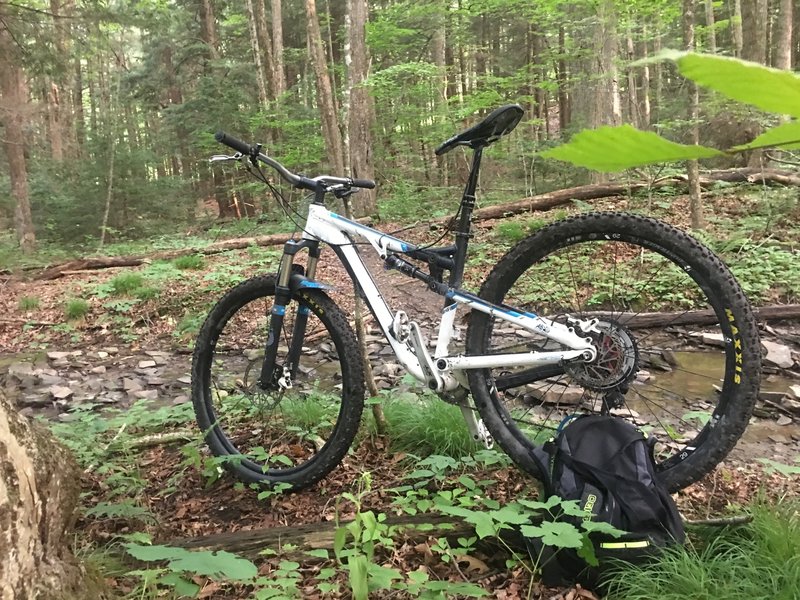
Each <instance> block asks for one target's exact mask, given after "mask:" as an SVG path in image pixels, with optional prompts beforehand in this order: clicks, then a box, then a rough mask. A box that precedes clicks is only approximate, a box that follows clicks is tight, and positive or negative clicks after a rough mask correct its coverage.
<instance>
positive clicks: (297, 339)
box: [258, 240, 320, 390]
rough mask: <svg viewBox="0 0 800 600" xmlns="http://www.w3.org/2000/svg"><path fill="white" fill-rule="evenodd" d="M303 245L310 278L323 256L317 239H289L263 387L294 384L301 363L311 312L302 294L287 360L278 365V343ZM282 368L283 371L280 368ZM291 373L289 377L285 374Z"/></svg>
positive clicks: (266, 351) (272, 315)
mask: <svg viewBox="0 0 800 600" xmlns="http://www.w3.org/2000/svg"><path fill="white" fill-rule="evenodd" d="M303 248H308V250H309V256H308V264H307V271H306V275H307V279H313V278H314V276H315V275H316V271H317V262H318V260H319V256H320V246H319V241H317V240H301V241H299V242H298V241H294V240H289V241H288V242H286V244H284V247H283V257H282V258H281V263H280V267H279V268H278V283H277V285H276V286H275V303H274V304H273V305H272V310H271V311H270V317H269V335H268V336H267V341H266V343H265V346H264V362H263V363H262V365H261V375H260V377H259V381H258V383H259V386H260V387H261V389H263V390H275V389H277V388H278V387H279V386H283V387H286V386H288V385H291V380H293V379H294V378H295V377H296V376H297V367H298V364H299V363H300V353H301V352H302V349H303V340H304V338H305V333H306V326H307V325H308V317H309V314H310V313H311V310H310V309H309V307H308V305H306V304H304V303H303V302H302V301H301V300H300V298H299V296H298V298H297V302H298V304H299V306H298V309H297V315H296V316H295V321H294V325H293V327H292V334H291V337H290V339H289V354H288V356H287V360H286V363H285V364H283V365H278V364H277V362H278V347H279V346H280V341H281V332H282V331H283V321H284V318H285V316H286V307H287V306H288V305H289V302H290V301H291V300H292V289H291V286H290V281H291V277H292V273H293V271H294V257H295V255H296V254H297V253H298V252H299V251H300V250H302V249H303ZM277 368H281V369H282V372H280V373H279V372H278V371H277ZM286 375H289V378H290V379H289V381H288V382H287V381H286V380H285V376H286Z"/></svg>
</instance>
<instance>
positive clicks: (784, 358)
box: [761, 340, 794, 369]
mask: <svg viewBox="0 0 800 600" xmlns="http://www.w3.org/2000/svg"><path fill="white" fill-rule="evenodd" d="M761 345H762V346H764V348H766V350H767V355H766V356H765V357H764V360H766V361H767V362H770V363H772V364H773V365H775V366H776V367H780V368H781V369H790V368H791V367H793V366H794V360H793V359H792V350H791V348H789V346H784V345H783V344H778V343H776V342H770V341H768V340H761Z"/></svg>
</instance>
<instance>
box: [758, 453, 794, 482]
mask: <svg viewBox="0 0 800 600" xmlns="http://www.w3.org/2000/svg"><path fill="white" fill-rule="evenodd" d="M758 461H759V462H761V463H763V464H764V465H765V468H764V470H765V471H766V472H767V473H774V472H776V471H777V472H778V473H780V474H781V475H783V476H785V477H790V476H794V475H800V455H797V456H795V457H794V461H793V462H794V464H793V465H787V464H785V463H781V462H778V461H776V460H772V459H771V458H759V459H758Z"/></svg>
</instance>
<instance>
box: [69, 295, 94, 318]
mask: <svg viewBox="0 0 800 600" xmlns="http://www.w3.org/2000/svg"><path fill="white" fill-rule="evenodd" d="M87 314H89V303H88V302H87V301H86V300H84V299H83V298H72V299H70V300H67V304H66V306H65V307H64V317H65V318H66V319H67V321H77V320H78V319H82V318H83V317H85V316H86V315H87Z"/></svg>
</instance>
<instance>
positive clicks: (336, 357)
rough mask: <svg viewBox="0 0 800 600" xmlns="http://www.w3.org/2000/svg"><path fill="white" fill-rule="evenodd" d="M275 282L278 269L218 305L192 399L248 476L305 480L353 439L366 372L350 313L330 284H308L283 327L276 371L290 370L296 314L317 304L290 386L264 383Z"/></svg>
mask: <svg viewBox="0 0 800 600" xmlns="http://www.w3.org/2000/svg"><path fill="white" fill-rule="evenodd" d="M275 281H276V279H275V276H274V275H268V276H262V277H255V278H253V279H249V280H247V281H245V282H243V283H241V284H239V285H238V286H236V287H235V288H233V289H232V290H230V291H229V292H228V293H227V294H226V295H225V296H224V297H223V298H222V299H221V300H220V301H219V302H218V303H217V304H216V306H215V307H214V308H213V309H212V311H211V313H210V314H209V316H208V318H207V319H206V321H205V323H204V324H203V327H202V329H201V330H200V334H199V336H198V339H197V344H196V346H195V351H194V358H193V362H192V401H193V403H194V409H195V415H196V417H197V423H198V425H199V426H200V428H201V430H202V431H203V433H204V436H205V440H206V442H207V443H208V446H209V448H210V449H211V451H212V453H213V454H214V455H215V456H218V457H223V459H224V460H223V461H222V462H223V464H224V466H225V468H227V469H228V470H229V471H231V472H232V473H234V474H235V475H236V476H237V477H239V478H240V479H242V480H244V481H247V482H258V483H267V484H276V483H284V484H288V485H289V486H291V489H300V488H303V487H307V486H309V485H311V484H313V483H315V482H316V481H319V480H320V479H322V478H323V477H324V476H325V475H327V474H328V473H329V472H330V471H332V470H333V469H334V468H335V467H336V466H337V465H338V464H339V463H340V462H341V460H342V458H343V457H344V455H345V453H346V452H347V450H348V448H349V447H350V445H351V443H352V442H353V439H354V437H355V435H356V432H357V430H358V426H359V423H360V420H361V412H362V410H363V405H364V375H363V370H362V363H361V357H360V355H359V352H358V344H357V342H356V338H355V335H354V333H353V330H352V329H351V328H350V326H349V324H348V322H347V319H346V317H345V315H344V313H343V312H342V311H341V309H339V307H338V306H337V305H336V304H335V303H334V302H333V300H331V299H330V298H329V297H328V296H327V295H326V294H325V293H324V292H322V291H321V290H317V289H304V290H301V291H299V292H298V293H296V294H295V296H294V297H293V298H292V301H291V302H290V303H289V305H288V306H287V307H286V314H285V317H284V322H283V330H282V331H280V332H277V335H279V336H280V337H281V340H282V341H281V342H280V346H279V349H278V360H277V364H276V370H277V372H278V375H279V376H282V375H283V374H284V373H285V372H284V370H283V368H284V366H285V365H287V366H288V363H287V354H288V350H289V347H290V343H289V342H290V337H291V334H292V331H293V326H294V322H295V319H296V317H297V315H298V313H300V312H307V313H308V315H309V318H308V324H307V327H306V334H305V338H304V342H303V343H304V346H303V349H302V352H301V356H300V362H299V365H298V369H297V371H296V373H295V374H294V375H293V376H292V377H291V378H290V380H291V387H288V388H285V389H282V390H281V391H266V390H263V389H261V387H260V386H259V384H258V378H259V376H260V374H261V365H262V363H263V358H264V347H265V344H266V341H267V339H268V337H269V336H271V335H273V332H271V331H270V330H269V324H270V313H271V311H272V306H273V302H274V297H275ZM286 372H288V371H286Z"/></svg>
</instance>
